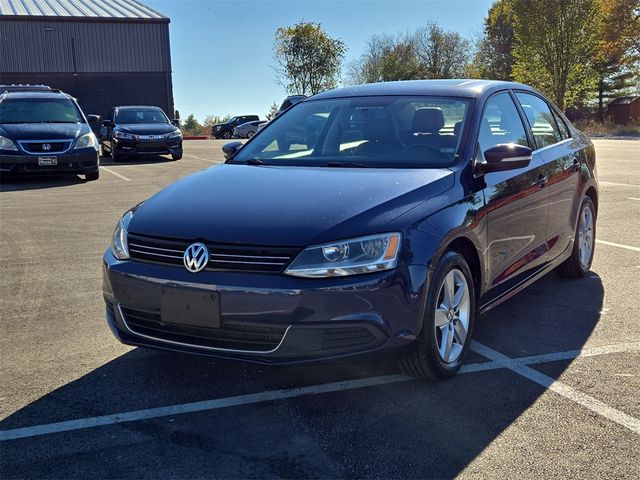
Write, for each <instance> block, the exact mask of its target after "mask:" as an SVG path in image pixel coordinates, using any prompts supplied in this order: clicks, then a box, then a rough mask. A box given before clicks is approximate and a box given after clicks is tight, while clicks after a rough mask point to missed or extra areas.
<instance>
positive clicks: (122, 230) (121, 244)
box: [111, 210, 133, 260]
mask: <svg viewBox="0 0 640 480" xmlns="http://www.w3.org/2000/svg"><path fill="white" fill-rule="evenodd" d="M131 218H133V212H132V211H131V210H129V211H128V212H127V213H125V214H124V215H123V216H122V218H121V219H120V220H118V224H117V225H116V229H115V230H114V231H113V238H112V240H111V250H112V251H113V254H114V255H115V256H116V258H117V259H118V260H127V259H128V258H129V243H128V242H127V233H128V229H129V223H131Z"/></svg>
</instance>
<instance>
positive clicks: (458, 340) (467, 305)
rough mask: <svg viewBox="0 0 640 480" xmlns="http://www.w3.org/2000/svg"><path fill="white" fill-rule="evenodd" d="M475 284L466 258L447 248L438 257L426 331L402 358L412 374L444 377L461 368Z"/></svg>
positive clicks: (468, 338)
mask: <svg viewBox="0 0 640 480" xmlns="http://www.w3.org/2000/svg"><path fill="white" fill-rule="evenodd" d="M475 308H476V307H475V287H474V284H473V275H472V274H471V270H470V269H469V265H468V264H467V262H466V260H465V258H464V257H463V256H462V255H461V254H460V253H458V252H456V251H451V250H450V251H447V252H445V253H444V255H443V256H442V258H440V260H439V261H438V263H437V265H436V268H435V270H434V272H433V276H432V281H431V284H430V286H429V291H428V292H427V301H426V306H425V312H424V319H423V324H422V333H421V334H420V335H419V336H418V338H417V339H416V340H415V342H414V345H412V348H411V350H409V352H407V355H406V356H404V357H403V358H401V359H400V361H399V365H400V368H401V369H402V370H403V371H404V372H405V373H406V374H408V375H411V376H412V377H417V378H422V379H428V380H440V379H444V378H447V377H450V376H452V375H455V373H456V372H457V371H458V369H459V368H460V366H461V365H462V362H463V361H464V357H465V355H466V353H467V350H468V349H469V343H470V342H471V332H472V330H473V324H474V320H475V315H476V310H475Z"/></svg>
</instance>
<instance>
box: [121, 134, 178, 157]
mask: <svg viewBox="0 0 640 480" xmlns="http://www.w3.org/2000/svg"><path fill="white" fill-rule="evenodd" d="M113 145H114V148H115V149H116V150H117V152H118V153H119V154H120V155H132V156H133V155H168V154H171V155H179V154H182V139H181V138H178V137H176V138H173V139H168V140H158V141H145V142H143V141H134V140H118V139H114V140H113Z"/></svg>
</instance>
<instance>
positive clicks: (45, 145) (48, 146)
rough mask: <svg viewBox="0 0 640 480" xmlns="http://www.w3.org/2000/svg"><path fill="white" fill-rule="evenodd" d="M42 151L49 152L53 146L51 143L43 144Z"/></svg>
mask: <svg viewBox="0 0 640 480" xmlns="http://www.w3.org/2000/svg"><path fill="white" fill-rule="evenodd" d="M42 150H44V151H45V152H48V151H49V150H51V144H50V143H43V144H42Z"/></svg>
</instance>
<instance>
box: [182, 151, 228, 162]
mask: <svg viewBox="0 0 640 480" xmlns="http://www.w3.org/2000/svg"><path fill="white" fill-rule="evenodd" d="M182 156H183V157H191V158H197V159H198V160H204V161H205V162H207V163H220V162H219V161H217V160H210V159H208V158H204V157H196V156H195V155H187V154H186V153H183V154H182Z"/></svg>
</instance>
